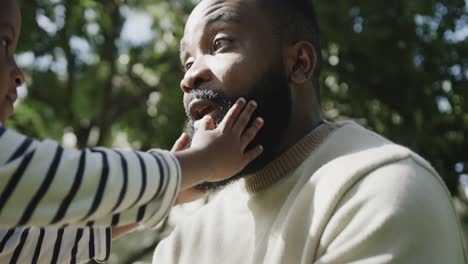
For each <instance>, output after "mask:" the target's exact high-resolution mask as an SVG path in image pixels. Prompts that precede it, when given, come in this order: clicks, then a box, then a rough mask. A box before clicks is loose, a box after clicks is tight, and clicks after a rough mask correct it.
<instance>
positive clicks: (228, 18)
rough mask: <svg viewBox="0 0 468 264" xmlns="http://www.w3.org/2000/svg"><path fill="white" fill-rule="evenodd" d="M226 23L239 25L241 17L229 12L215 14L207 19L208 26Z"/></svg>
mask: <svg viewBox="0 0 468 264" xmlns="http://www.w3.org/2000/svg"><path fill="white" fill-rule="evenodd" d="M217 22H224V23H228V24H239V23H240V22H241V19H240V16H239V15H238V14H237V13H235V12H233V11H229V10H225V11H218V12H214V13H213V14H210V15H208V16H207V17H206V18H205V23H206V25H209V24H213V23H217Z"/></svg>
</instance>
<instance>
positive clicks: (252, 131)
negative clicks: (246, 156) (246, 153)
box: [240, 117, 265, 148]
mask: <svg viewBox="0 0 468 264" xmlns="http://www.w3.org/2000/svg"><path fill="white" fill-rule="evenodd" d="M264 123H265V121H263V119H262V118H260V117H259V118H257V119H255V121H254V122H253V123H252V125H251V126H250V127H249V128H248V129H247V130H246V131H245V132H244V134H243V135H242V136H241V140H240V142H241V147H242V148H245V147H246V146H247V145H248V144H249V143H250V142H252V140H253V139H254V138H255V136H256V135H257V134H258V131H260V129H261V128H262V127H263V124H264Z"/></svg>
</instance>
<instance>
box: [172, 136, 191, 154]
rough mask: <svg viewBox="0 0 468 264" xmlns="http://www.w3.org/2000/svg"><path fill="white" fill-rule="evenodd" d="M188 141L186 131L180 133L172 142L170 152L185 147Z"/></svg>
mask: <svg viewBox="0 0 468 264" xmlns="http://www.w3.org/2000/svg"><path fill="white" fill-rule="evenodd" d="M189 141H190V139H189V136H188V135H187V133H182V135H180V137H179V138H178V139H177V140H176V142H175V143H174V146H173V147H172V149H171V152H177V151H181V150H184V149H186V148H187V146H188V143H189Z"/></svg>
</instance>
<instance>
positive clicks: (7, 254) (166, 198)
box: [0, 0, 263, 263]
mask: <svg viewBox="0 0 468 264" xmlns="http://www.w3.org/2000/svg"><path fill="white" fill-rule="evenodd" d="M20 28H21V16H20V12H19V8H18V5H17V3H16V1H15V0H0V122H4V121H5V119H6V118H7V117H8V116H9V115H10V114H11V112H12V111H13V103H14V101H15V100H16V97H17V94H16V88H17V87H18V86H20V85H22V83H23V76H22V73H21V71H20V70H19V69H18V67H17V65H16V62H15V60H14V52H15V49H16V46H17V42H18V39H19V32H20ZM255 108H256V104H255V103H254V102H250V103H248V104H247V102H245V100H244V99H240V100H239V101H238V102H237V103H236V104H235V105H234V106H233V108H232V109H230V111H229V112H228V114H227V115H226V117H225V118H224V120H223V121H222V123H221V124H220V125H219V126H218V127H217V128H216V129H213V120H212V118H210V117H209V116H207V117H204V118H203V119H202V120H200V121H199V122H198V124H197V127H198V130H197V131H196V133H195V135H194V136H193V138H192V144H191V147H190V148H189V149H184V148H185V146H186V145H187V142H188V137H187V136H186V135H185V134H184V135H183V136H182V137H181V138H180V139H179V140H178V142H177V143H176V146H175V147H174V149H175V150H180V151H178V152H175V153H170V152H167V151H162V150H153V151H150V152H148V153H143V152H131V151H127V152H124V151H117V150H112V149H105V148H92V149H83V150H74V149H64V148H62V147H61V146H59V145H58V144H57V143H56V142H53V141H50V140H46V141H42V142H41V141H37V140H34V139H31V138H28V137H26V136H24V135H21V134H19V133H17V132H15V131H12V130H8V129H6V128H4V127H3V126H2V125H1V123H0V226H2V227H4V228H10V229H4V230H2V231H0V263H4V262H7V261H8V262H10V263H17V262H18V263H37V262H39V263H62V262H67V263H68V262H70V263H77V262H83V261H87V260H89V259H93V258H94V259H97V260H106V259H107V258H108V257H109V250H110V238H111V229H110V227H117V226H124V225H131V226H133V225H134V224H135V223H141V224H143V225H144V226H147V227H153V226H155V225H156V224H157V223H158V222H159V221H161V219H163V218H164V216H166V215H167V213H168V211H169V210H170V208H171V207H172V205H173V203H174V200H175V197H176V194H177V193H178V192H180V195H179V198H178V200H179V201H187V200H190V199H192V195H193V194H198V193H197V190H196V188H195V187H194V186H196V185H198V184H200V183H202V182H206V181H219V180H223V179H226V178H228V177H230V176H232V175H234V174H236V173H237V172H239V171H240V170H242V169H243V167H245V166H246V165H247V164H248V163H250V162H251V161H252V160H254V159H255V158H256V157H258V155H260V153H261V152H262V148H261V147H260V146H259V147H256V148H254V149H252V150H249V151H246V147H247V145H248V144H249V143H250V142H251V141H252V140H253V138H254V137H255V135H256V134H257V132H258V131H259V130H260V128H261V126H262V125H263V120H262V119H257V120H255V122H253V124H252V125H251V126H250V127H248V128H247V126H248V122H249V120H250V118H251V116H252V113H253V112H254V110H255ZM184 194H185V196H184ZM39 226H47V227H46V228H38V227H39ZM27 227H31V228H27ZM123 228H124V229H123V230H124V231H125V230H126V229H125V228H126V227H123ZM114 231H117V232H119V229H118V228H117V229H114Z"/></svg>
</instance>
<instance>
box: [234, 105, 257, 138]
mask: <svg viewBox="0 0 468 264" xmlns="http://www.w3.org/2000/svg"><path fill="white" fill-rule="evenodd" d="M255 109H257V103H256V102H255V101H250V102H249V103H248V104H247V106H246V107H245V108H244V111H242V113H241V114H240V116H239V118H238V119H237V122H236V123H235V124H234V126H233V128H232V129H233V130H234V131H235V132H236V133H237V134H238V135H240V134H242V132H244V130H245V127H246V126H247V124H248V123H249V121H250V118H251V117H252V114H253V113H254V111H255Z"/></svg>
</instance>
